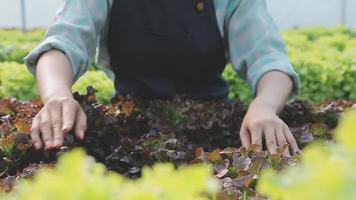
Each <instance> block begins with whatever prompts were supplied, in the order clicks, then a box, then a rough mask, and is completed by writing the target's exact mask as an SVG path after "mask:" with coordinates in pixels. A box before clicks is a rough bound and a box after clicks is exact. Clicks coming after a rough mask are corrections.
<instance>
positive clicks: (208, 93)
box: [108, 0, 228, 100]
mask: <svg viewBox="0 0 356 200" xmlns="http://www.w3.org/2000/svg"><path fill="white" fill-rule="evenodd" d="M109 17H110V22H109V23H110V24H109V33H108V50H109V53H110V58H111V66H112V70H113V71H114V73H115V76H116V77H115V88H116V91H117V94H134V95H139V96H145V97H148V98H161V99H167V98H172V97H173V96H175V95H177V94H185V95H186V96H188V97H189V98H192V99H206V100H212V99H226V98H227V95H228V86H227V83H226V82H225V81H224V80H223V79H222V78H221V74H222V72H223V70H224V68H225V65H226V59H225V45H224V40H223V38H222V36H221V34H220V31H219V28H218V25H217V20H216V16H215V9H214V5H213V1H212V0H114V4H113V7H112V9H111V13H110V16H109Z"/></svg>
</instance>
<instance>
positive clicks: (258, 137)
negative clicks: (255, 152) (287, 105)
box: [250, 126, 262, 151]
mask: <svg viewBox="0 0 356 200" xmlns="http://www.w3.org/2000/svg"><path fill="white" fill-rule="evenodd" d="M250 132H251V142H252V144H256V145H258V149H259V150H260V151H262V128H261V127H259V126H254V127H252V128H251V129H250Z"/></svg>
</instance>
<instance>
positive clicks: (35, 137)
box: [31, 116, 43, 150]
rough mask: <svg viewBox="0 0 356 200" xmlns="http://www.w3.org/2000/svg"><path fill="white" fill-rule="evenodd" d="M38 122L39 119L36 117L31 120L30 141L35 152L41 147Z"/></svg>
mask: <svg viewBox="0 0 356 200" xmlns="http://www.w3.org/2000/svg"><path fill="white" fill-rule="evenodd" d="M40 120H41V119H40V118H39V117H38V116H36V117H35V118H34V119H33V121H32V126H31V140H32V143H33V145H34V146H35V148H36V149H37V150H39V149H41V148H42V145H43V144H42V141H41V137H40V122H41V121H40Z"/></svg>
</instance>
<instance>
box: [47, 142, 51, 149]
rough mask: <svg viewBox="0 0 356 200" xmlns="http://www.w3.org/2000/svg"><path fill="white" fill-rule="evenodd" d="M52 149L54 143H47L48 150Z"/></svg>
mask: <svg viewBox="0 0 356 200" xmlns="http://www.w3.org/2000/svg"><path fill="white" fill-rule="evenodd" d="M50 148H52V143H51V142H46V150H48V149H50Z"/></svg>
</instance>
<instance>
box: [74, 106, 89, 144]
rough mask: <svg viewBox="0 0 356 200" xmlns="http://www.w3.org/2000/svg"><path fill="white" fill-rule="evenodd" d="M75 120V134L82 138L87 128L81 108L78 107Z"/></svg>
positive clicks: (85, 118)
mask: <svg viewBox="0 0 356 200" xmlns="http://www.w3.org/2000/svg"><path fill="white" fill-rule="evenodd" d="M75 121H76V125H75V136H76V137H77V138H78V139H81V140H82V139H84V134H85V131H86V129H87V116H86V114H85V113H84V112H83V110H81V109H79V111H78V113H77V116H76V120H75Z"/></svg>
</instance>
